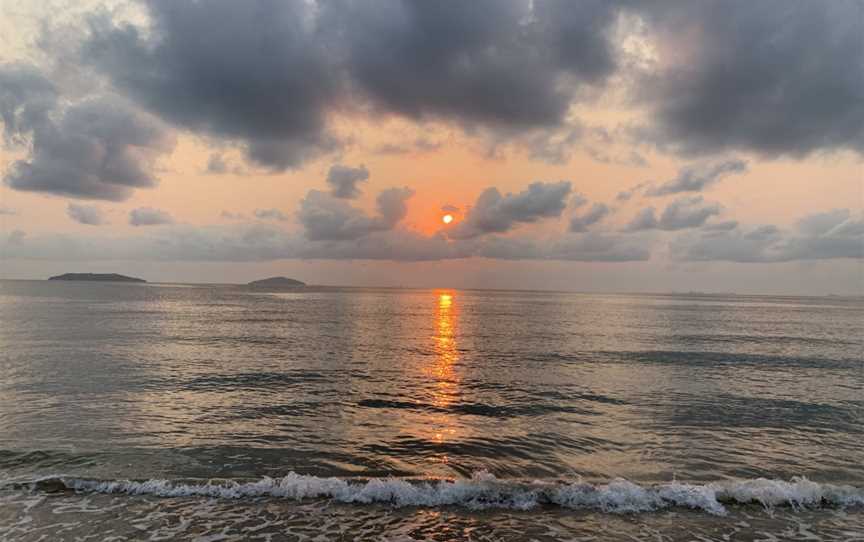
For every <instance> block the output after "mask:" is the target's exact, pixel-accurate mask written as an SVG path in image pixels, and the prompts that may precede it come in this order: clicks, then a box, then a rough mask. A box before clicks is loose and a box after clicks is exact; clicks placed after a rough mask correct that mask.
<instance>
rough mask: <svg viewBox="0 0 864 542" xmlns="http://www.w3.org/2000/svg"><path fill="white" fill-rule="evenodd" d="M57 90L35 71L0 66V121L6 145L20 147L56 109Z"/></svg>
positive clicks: (24, 67) (27, 67)
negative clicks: (1, 121) (0, 120)
mask: <svg viewBox="0 0 864 542" xmlns="http://www.w3.org/2000/svg"><path fill="white" fill-rule="evenodd" d="M56 100H57V90H56V89H55V87H54V84H53V83H52V82H51V81H49V80H48V79H47V78H46V77H45V76H44V75H43V74H42V72H40V71H39V70H38V69H36V68H35V67H33V66H30V65H27V64H0V119H2V120H3V136H4V139H5V140H6V143H7V144H22V143H24V142H25V137H26V135H27V134H29V133H30V132H32V131H33V130H34V129H35V128H36V127H37V126H41V125H43V124H45V123H46V122H47V120H48V114H49V113H50V112H51V111H52V110H53V109H54V107H55V106H56Z"/></svg>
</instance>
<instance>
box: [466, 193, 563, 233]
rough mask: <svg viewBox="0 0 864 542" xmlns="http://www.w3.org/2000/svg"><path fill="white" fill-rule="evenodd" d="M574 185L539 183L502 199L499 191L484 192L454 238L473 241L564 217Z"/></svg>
mask: <svg viewBox="0 0 864 542" xmlns="http://www.w3.org/2000/svg"><path fill="white" fill-rule="evenodd" d="M568 194H570V183H569V182H568V181H560V182H557V183H543V182H537V183H532V184H530V185H528V188H527V189H525V190H523V191H522V192H519V193H518V194H507V195H504V196H502V195H501V192H499V191H498V189H497V188H494V187H492V188H487V189H486V190H484V191H483V192H482V193H481V194H480V196H479V197H478V198H477V201H476V202H475V203H474V206H473V207H471V209H470V210H469V211H468V213H467V215H466V216H465V220H464V221H462V222H460V223H459V224H457V225H456V227H454V228H452V229H451V230H450V232H449V235H450V237H452V238H454V239H470V238H473V237H478V236H480V235H484V234H487V233H504V232H507V231H510V230H511V229H513V228H514V227H516V226H517V225H518V224H522V223H532V222H537V221H538V220H542V219H544V218H554V217H559V216H561V213H562V212H563V211H564V208H565V207H566V206H567V203H566V200H567V196H568Z"/></svg>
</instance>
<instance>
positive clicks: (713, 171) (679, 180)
mask: <svg viewBox="0 0 864 542" xmlns="http://www.w3.org/2000/svg"><path fill="white" fill-rule="evenodd" d="M746 171H747V162H745V161H743V160H738V159H733V160H726V161H723V162H714V163H702V164H694V165H690V166H685V167H683V168H681V170H680V171H679V172H678V175H677V176H676V177H675V178H674V179H670V180H669V181H666V182H665V183H663V184H661V185H660V186H657V187H653V188H650V189H649V190H647V191H646V194H647V195H649V196H666V195H669V194H678V193H680V192H700V191H702V190H704V189H705V188H707V187H708V186H710V185H712V184H715V183H717V182H719V181H720V180H721V179H723V178H724V177H727V176H729V175H733V174H736V173H745V172H746Z"/></svg>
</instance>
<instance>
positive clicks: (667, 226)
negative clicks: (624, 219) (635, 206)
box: [625, 196, 721, 231]
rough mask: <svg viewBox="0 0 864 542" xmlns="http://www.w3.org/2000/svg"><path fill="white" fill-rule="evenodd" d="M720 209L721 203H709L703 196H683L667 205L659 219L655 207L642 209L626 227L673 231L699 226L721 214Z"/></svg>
mask: <svg viewBox="0 0 864 542" xmlns="http://www.w3.org/2000/svg"><path fill="white" fill-rule="evenodd" d="M720 211H721V207H720V205H718V204H716V203H707V202H705V201H704V200H703V198H702V196H692V197H682V198H678V199H676V200H675V201H673V202H672V203H670V204H669V205H667V206H666V209H664V211H663V214H661V215H660V219H659V220H658V219H657V218H656V217H655V216H654V208H653V207H647V208H645V209H642V210H641V211H640V212H639V213H638V214H637V215H636V217H635V218H634V219H633V220H632V221H631V222H630V223H629V224H628V225H627V227H626V228H625V229H626V230H627V231H642V230H653V229H660V230H667V231H673V230H683V229H687V228H698V227H699V226H702V225H703V224H705V222H706V221H707V220H708V219H709V218H711V217H712V216H714V215H718V214H720Z"/></svg>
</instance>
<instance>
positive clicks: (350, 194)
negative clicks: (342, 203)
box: [327, 164, 369, 199]
mask: <svg viewBox="0 0 864 542" xmlns="http://www.w3.org/2000/svg"><path fill="white" fill-rule="evenodd" d="M368 179H369V170H368V169H366V166H364V165H362V164H361V165H360V166H358V167H350V166H343V165H339V164H334V165H332V166H330V170H329V171H328V172H327V184H329V185H330V193H331V194H332V195H333V197H336V198H343V199H354V198H356V197H358V196H359V195H360V189H359V188H358V187H357V183H360V182H363V181H366V180H368Z"/></svg>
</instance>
